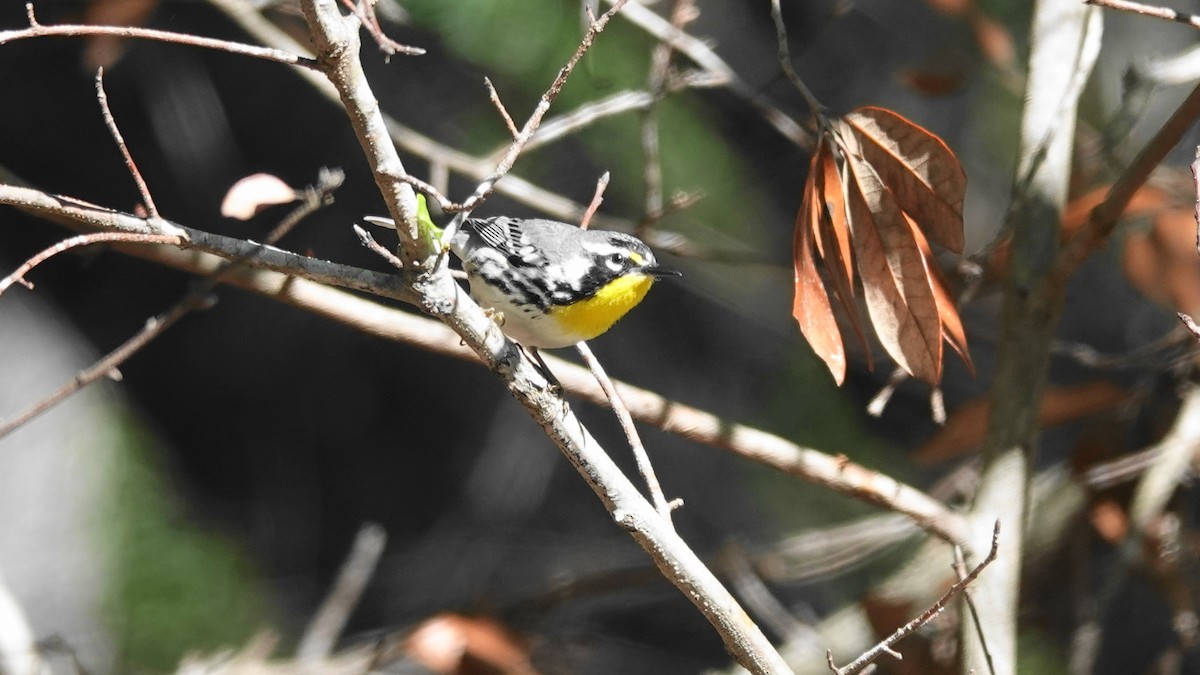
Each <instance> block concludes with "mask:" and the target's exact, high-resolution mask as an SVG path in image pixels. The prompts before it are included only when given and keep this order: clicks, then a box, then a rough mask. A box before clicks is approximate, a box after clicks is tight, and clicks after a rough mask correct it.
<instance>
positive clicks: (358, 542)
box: [296, 523, 387, 664]
mask: <svg viewBox="0 0 1200 675" xmlns="http://www.w3.org/2000/svg"><path fill="white" fill-rule="evenodd" d="M386 545H387V532H386V531H385V530H384V529H383V527H382V526H380V525H378V524H376V523H367V524H365V525H363V526H362V527H361V528H359V530H358V534H357V535H356V536H355V537H354V544H353V545H352V546H351V548H350V553H349V555H347V556H346V561H345V562H343V563H342V569H341V570H340V571H339V572H338V576H337V581H336V582H334V584H333V588H331V589H330V590H329V595H327V596H325V601H324V602H323V603H321V607H320V609H318V610H317V613H316V614H315V615H314V616H313V618H312V620H311V621H309V623H308V627H307V628H306V629H305V630H304V635H303V636H302V637H301V638H300V645H299V646H298V647H297V648H296V660H297V661H299V662H301V663H309V664H311V663H315V662H319V661H321V660H323V659H325V658H326V657H328V656H329V655H330V654H331V653H332V652H333V647H334V645H335V644H337V640H338V637H339V636H340V635H341V634H342V630H343V629H345V627H346V622H347V621H348V620H349V619H350V614H351V613H352V612H353V611H354V608H355V607H357V606H358V601H359V600H360V599H361V598H362V594H363V591H365V590H366V589H367V584H368V583H370V581H371V577H372V576H374V574H375V567H376V566H377V565H378V564H379V557H380V556H381V555H383V549H384V546H386Z"/></svg>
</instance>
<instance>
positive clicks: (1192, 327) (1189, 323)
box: [1175, 312, 1200, 340]
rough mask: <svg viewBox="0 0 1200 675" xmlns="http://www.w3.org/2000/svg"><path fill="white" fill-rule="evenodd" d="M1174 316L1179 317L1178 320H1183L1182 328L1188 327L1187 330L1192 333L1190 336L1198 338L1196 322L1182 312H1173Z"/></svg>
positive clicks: (1199, 336)
mask: <svg viewBox="0 0 1200 675" xmlns="http://www.w3.org/2000/svg"><path fill="white" fill-rule="evenodd" d="M1175 316H1177V317H1179V320H1180V321H1182V322H1183V326H1184V328H1187V329H1188V332H1189V333H1191V334H1192V337H1194V338H1196V340H1200V326H1197V325H1196V322H1195V321H1194V320H1193V319H1192V317H1190V316H1188V315H1187V314H1184V313H1183V312H1175Z"/></svg>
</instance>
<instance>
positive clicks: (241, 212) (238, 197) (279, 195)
mask: <svg viewBox="0 0 1200 675" xmlns="http://www.w3.org/2000/svg"><path fill="white" fill-rule="evenodd" d="M294 201H296V191H295V190H294V189H292V187H291V186H289V185H288V184H287V183H285V182H283V181H282V180H280V179H279V178H276V177H275V176H272V175H271V174H269V173H256V174H252V175H249V176H246V177H245V178H243V179H241V180H239V181H238V182H236V183H234V184H233V187H231V188H229V192H226V193H225V199H223V200H221V215H223V216H225V217H226V218H237V219H238V220H250V219H251V218H253V217H254V215H255V214H256V213H258V212H259V211H261V210H263V209H264V208H266V207H268V206H273V205H275V204H287V203H289V202H294Z"/></svg>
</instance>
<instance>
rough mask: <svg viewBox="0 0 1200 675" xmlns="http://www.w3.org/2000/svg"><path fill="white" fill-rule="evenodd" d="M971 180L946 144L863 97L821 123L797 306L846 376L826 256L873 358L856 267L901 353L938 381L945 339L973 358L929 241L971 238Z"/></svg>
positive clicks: (956, 246)
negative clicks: (967, 198)
mask: <svg viewBox="0 0 1200 675" xmlns="http://www.w3.org/2000/svg"><path fill="white" fill-rule="evenodd" d="M965 187H966V178H965V176H964V175H963V172H962V168H961V167H960V166H959V164H958V161H957V159H955V158H954V155H953V153H951V152H950V150H949V149H948V148H947V147H946V145H945V144H944V143H942V141H941V140H939V139H938V138H937V137H936V136H934V135H932V134H930V133H929V132H927V131H925V130H924V129H922V128H921V127H919V126H917V125H915V124H913V123H912V122H909V121H908V120H905V119H904V118H902V117H900V116H899V115H896V114H895V113H892V112H890V111H887V110H883V109H881V108H860V109H858V110H855V111H853V112H851V113H850V114H849V115H847V116H846V117H845V118H841V119H837V120H833V121H831V122H830V123H829V125H828V126H827V127H826V128H825V130H824V131H823V133H822V134H821V137H820V139H819V141H818V144H817V149H816V151H815V152H814V153H813V157H812V160H811V162H810V167H809V176H808V180H807V181H806V183H805V187H804V198H803V204H802V206H801V209H800V213H799V214H798V215H797V218H796V232H795V236H794V242H795V244H794V249H795V250H794V256H793V260H794V265H795V268H796V276H795V282H796V288H795V300H794V302H793V308H792V314H793V316H795V317H796V320H797V321H798V322H800V324H801V331H802V332H803V333H804V335H805V337H806V338H807V339H808V340H809V343H810V344H811V345H812V346H813V349H814V350H815V351H816V352H817V354H818V355H819V356H821V358H822V359H823V360H824V361H825V362H826V365H828V366H829V367H830V371H831V372H832V373H833V375H834V378H835V379H836V380H837V381H838V382H839V383H840V382H841V381H842V379H843V377H844V375H845V353H844V346H843V343H842V337H841V334H840V332H839V331H838V328H837V325H836V323H835V321H834V319H833V314H832V304H831V303H830V300H829V297H828V294H827V292H826V288H825V282H824V281H823V279H822V277H821V275H820V274H819V273H818V272H817V270H816V268H815V262H816V257H817V256H820V258H821V259H822V261H823V262H824V267H825V272H826V275H827V278H828V279H829V283H830V284H831V285H832V287H833V291H834V294H835V295H836V296H837V298H838V300H839V302H840V304H841V306H842V308H843V310H845V312H846V315H847V316H848V317H849V319H850V321H851V324H852V326H853V328H854V331H855V333H856V334H857V335H858V337H859V340H860V341H861V342H862V343H863V345H864V352H865V353H866V354H868V366H871V365H872V364H870V363H869V361H870V357H869V354H870V349H869V348H866V347H867V344H866V338H865V335H864V332H863V329H862V325H861V323H860V322H859V317H858V305H857V301H856V297H855V296H856V293H855V271H856V270H857V277H858V280H859V283H861V284H862V289H863V293H862V299H863V303H864V304H865V305H866V310H867V316H868V317H869V318H870V320H871V324H872V326H873V327H874V328H875V333H876V335H877V336H878V338H879V342H880V343H881V344H882V345H883V348H884V350H885V351H887V353H888V354H889V355H890V356H891V357H892V358H893V359H894V360H895V361H896V363H898V364H900V366H901V367H903V368H904V369H905V370H906V371H908V372H909V373H910V374H912V375H913V376H915V377H918V378H920V379H922V380H924V381H926V382H929V383H931V384H936V383H937V382H938V381H939V380H940V379H941V369H942V340H943V339H945V340H946V341H948V342H950V343H951V346H952V348H953V349H954V350H955V351H956V352H958V353H959V355H960V356H962V357H963V360H964V361H966V362H967V364H968V367H970V357H969V355H968V352H967V344H966V334H965V331H964V330H963V326H962V320H961V319H960V318H959V316H958V312H957V310H956V308H955V307H954V303H953V301H952V300H951V297H950V294H949V292H948V291H947V289H946V286H945V284H944V283H943V282H942V280H941V277H940V276H939V273H938V270H937V269H936V266H935V264H934V260H933V256H932V252H931V251H930V250H929V243H928V241H927V240H928V239H929V238H933V239H934V241H937V242H938V243H940V244H942V245H943V246H946V247H948V248H951V249H952V250H955V251H961V250H962V243H963V235H962V204H963V193H964V191H965ZM814 251H815V253H814Z"/></svg>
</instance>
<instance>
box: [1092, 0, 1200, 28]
mask: <svg viewBox="0 0 1200 675" xmlns="http://www.w3.org/2000/svg"><path fill="white" fill-rule="evenodd" d="M1083 1H1084V2H1085V3H1087V4H1089V5H1095V6H1097V7H1108V8H1109V9H1119V10H1121V11H1123V12H1132V13H1134V14H1141V15H1142V16H1152V17H1154V18H1156V19H1166V20H1167V21H1174V22H1176V23H1182V24H1185V25H1188V26H1191V27H1192V28H1200V17H1197V16H1196V15H1195V14H1188V13H1187V12H1179V11H1176V10H1174V9H1171V8H1169V7H1158V6H1155V5H1147V4H1144V3H1141V2H1130V1H1129V0H1083Z"/></svg>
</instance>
